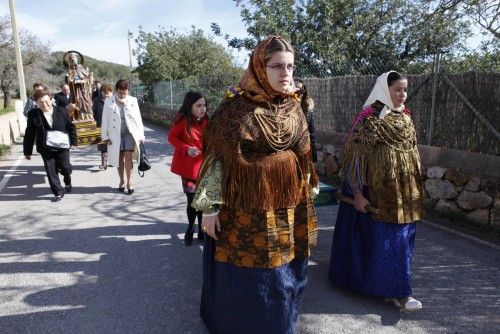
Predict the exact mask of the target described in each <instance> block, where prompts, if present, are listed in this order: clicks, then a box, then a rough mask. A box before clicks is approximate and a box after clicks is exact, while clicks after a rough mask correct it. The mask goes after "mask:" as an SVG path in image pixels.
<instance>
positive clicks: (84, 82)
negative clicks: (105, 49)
mask: <svg viewBox="0 0 500 334" xmlns="http://www.w3.org/2000/svg"><path fill="white" fill-rule="evenodd" d="M63 62H64V66H65V67H66V71H67V73H66V83H67V84H68V85H69V89H70V99H71V101H70V104H69V105H68V113H69V115H70V117H71V118H72V119H73V120H75V121H78V120H85V119H92V118H93V117H92V84H93V82H94V76H93V74H92V72H90V71H89V68H88V67H84V64H85V59H84V58H83V55H82V54H81V53H80V52H78V51H68V52H66V53H65V54H64V59H63Z"/></svg>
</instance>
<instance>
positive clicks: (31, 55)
mask: <svg viewBox="0 0 500 334" xmlns="http://www.w3.org/2000/svg"><path fill="white" fill-rule="evenodd" d="M19 39H20V43H21V53H22V57H23V65H24V68H25V72H27V73H30V71H33V70H34V69H36V68H37V67H41V66H42V65H43V64H44V63H45V62H46V59H47V55H48V53H49V46H48V45H47V44H44V43H42V42H41V41H40V40H39V38H38V37H37V36H36V35H34V34H31V33H29V32H27V31H24V30H21V31H20V32H19ZM0 88H1V89H2V93H3V95H4V108H6V107H8V106H9V105H10V101H11V98H12V94H13V93H14V91H15V89H16V88H18V82H17V65H16V57H15V50H14V40H13V34H12V30H11V23H10V18H9V17H8V16H3V17H0Z"/></svg>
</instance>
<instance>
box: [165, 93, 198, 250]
mask: <svg viewBox="0 0 500 334" xmlns="http://www.w3.org/2000/svg"><path fill="white" fill-rule="evenodd" d="M207 123H208V117H207V105H206V102H205V98H204V97H203V95H202V94H201V93H198V92H192V91H189V92H187V94H186V95H185V96H184V102H183V103H182V106H181V109H180V110H179V112H178V113H177V115H175V118H174V121H173V125H172V127H171V129H170V131H169V133H168V142H169V143H170V144H171V145H172V146H173V147H174V148H175V151H174V156H173V158H172V166H171V171H172V173H174V174H177V175H180V176H181V178H182V187H183V189H184V193H185V194H186V196H187V217H188V227H187V230H186V233H185V234H184V243H185V244H186V245H187V246H189V245H191V244H192V242H193V233H194V221H195V219H196V218H198V239H199V240H203V237H204V234H203V231H202V227H201V219H202V212H201V211H198V210H196V209H195V208H193V207H192V206H191V203H192V202H193V198H194V193H195V188H196V178H197V177H198V172H199V170H200V167H201V163H202V161H203V154H202V151H203V144H202V139H203V132H204V131H205V127H206V126H207Z"/></svg>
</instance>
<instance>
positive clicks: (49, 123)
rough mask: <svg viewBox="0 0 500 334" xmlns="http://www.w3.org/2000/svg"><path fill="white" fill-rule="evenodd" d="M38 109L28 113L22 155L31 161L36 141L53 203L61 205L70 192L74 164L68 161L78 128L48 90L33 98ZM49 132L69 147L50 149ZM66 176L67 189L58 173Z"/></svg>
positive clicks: (38, 91) (36, 93)
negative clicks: (55, 104)
mask: <svg viewBox="0 0 500 334" xmlns="http://www.w3.org/2000/svg"><path fill="white" fill-rule="evenodd" d="M34 100H35V101H36V103H37V106H38V107H37V108H34V109H31V110H30V111H29V113H28V125H27V127H26V131H25V135H24V141H23V151H24V156H25V157H26V159H28V160H31V156H32V154H33V145H34V144H35V141H36V150H37V152H38V153H40V155H41V156H42V159H43V164H44V166H45V171H46V172H47V178H48V179H49V184H50V189H51V190H52V193H53V194H54V196H55V197H54V198H53V199H52V201H53V202H59V201H60V200H61V199H62V198H63V197H64V194H65V192H71V190H72V184H71V171H72V167H71V163H70V160H69V148H70V146H76V128H75V125H74V124H73V123H72V122H71V120H70V119H69V116H68V113H67V112H66V109H65V108H62V107H58V106H54V105H53V104H52V100H51V98H50V93H49V92H48V91H47V90H44V89H43V90H37V91H36V92H35V95H34ZM49 132H52V133H53V134H55V133H57V135H60V136H62V137H66V138H64V140H65V141H66V143H65V144H66V145H63V146H66V147H64V148H57V147H53V146H49V145H48V144H49V143H50V141H48V139H50V138H51V136H50V135H49ZM53 144H54V143H53ZM59 172H60V173H61V174H62V175H63V176H64V184H65V189H63V188H62V186H61V181H60V180H59V175H58V173H59Z"/></svg>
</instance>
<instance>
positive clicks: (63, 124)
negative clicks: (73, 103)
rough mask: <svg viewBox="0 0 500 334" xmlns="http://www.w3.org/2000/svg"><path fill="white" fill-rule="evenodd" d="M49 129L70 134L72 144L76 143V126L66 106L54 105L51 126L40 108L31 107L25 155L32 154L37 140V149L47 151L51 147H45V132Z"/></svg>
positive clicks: (24, 147)
mask: <svg viewBox="0 0 500 334" xmlns="http://www.w3.org/2000/svg"><path fill="white" fill-rule="evenodd" d="M47 130H58V131H62V132H64V133H67V134H68V135H69V142H70V144H71V145H72V146H73V145H76V127H75V125H74V124H73V123H72V122H71V120H70V119H69V116H68V113H67V112H66V109H65V108H62V107H54V113H53V114H52V127H50V126H49V123H48V122H47V119H45V116H44V115H43V111H41V110H40V109H39V108H35V109H31V110H30V111H29V113H28V126H27V127H26V131H25V133H24V141H23V149H24V155H32V153H33V144H34V143H35V140H36V151H37V152H38V153H40V154H41V153H45V152H47V151H50V149H48V148H46V147H45V137H46V135H45V132H46V131H47Z"/></svg>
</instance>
